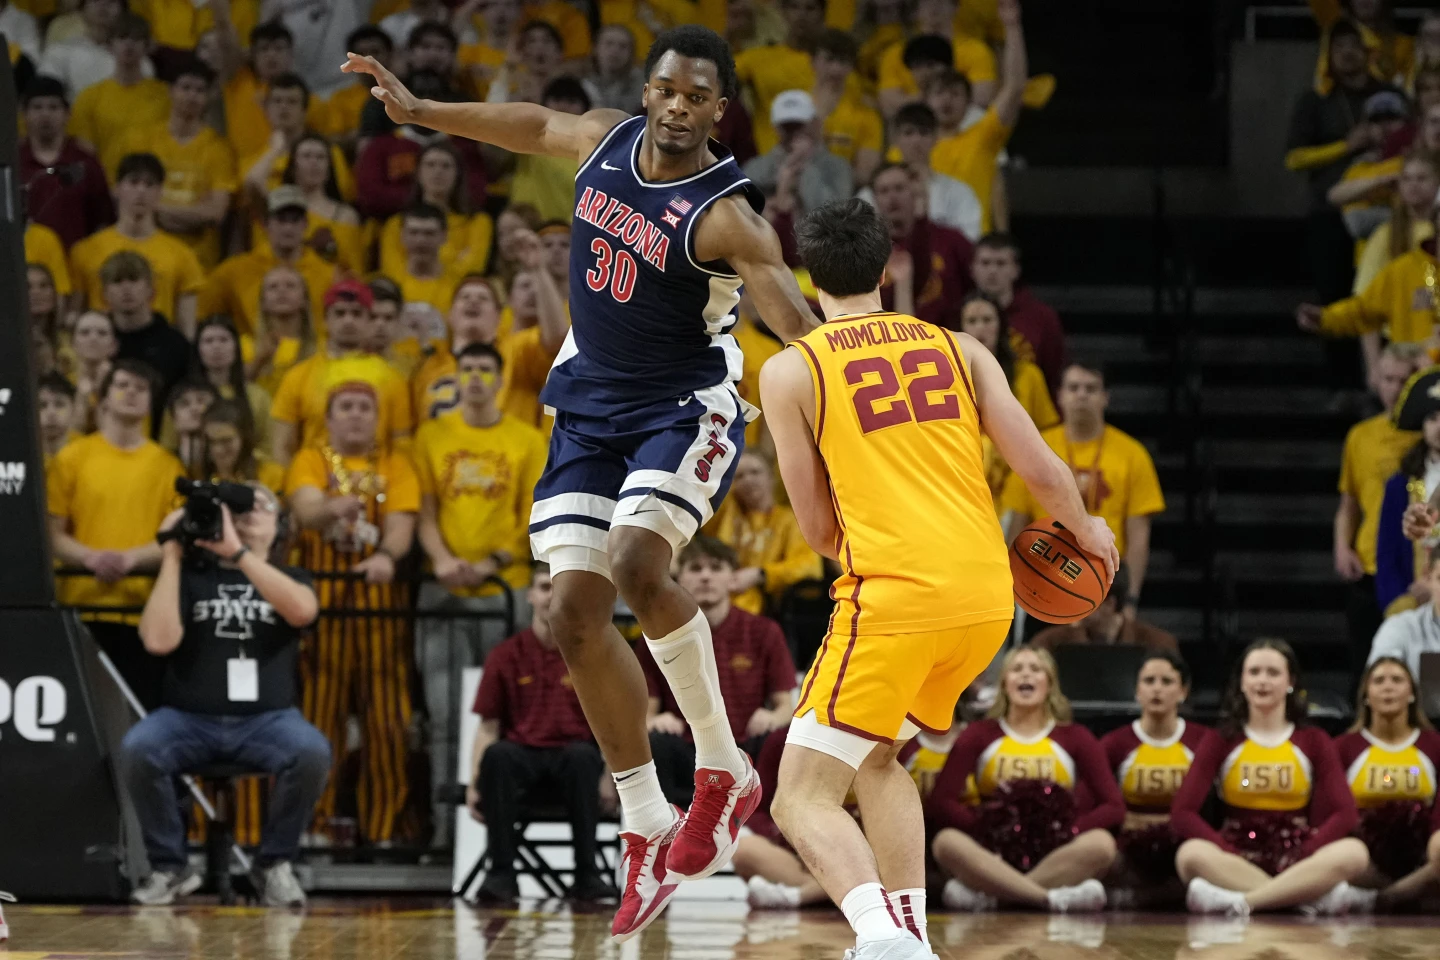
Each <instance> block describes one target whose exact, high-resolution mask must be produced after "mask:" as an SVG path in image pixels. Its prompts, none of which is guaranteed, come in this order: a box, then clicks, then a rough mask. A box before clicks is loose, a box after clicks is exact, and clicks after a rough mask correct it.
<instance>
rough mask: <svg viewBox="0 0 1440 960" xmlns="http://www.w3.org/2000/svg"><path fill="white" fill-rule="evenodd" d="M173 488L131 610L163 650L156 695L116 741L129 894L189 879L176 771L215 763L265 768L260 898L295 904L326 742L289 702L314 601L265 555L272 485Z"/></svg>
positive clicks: (301, 896) (171, 888)
mask: <svg viewBox="0 0 1440 960" xmlns="http://www.w3.org/2000/svg"><path fill="white" fill-rule="evenodd" d="M185 486H186V489H187V496H186V505H185V507H184V508H183V509H180V510H176V511H175V512H173V513H171V514H170V515H169V516H168V517H166V518H165V521H164V523H162V524H161V528H160V530H161V535H160V538H159V539H160V540H161V541H162V547H161V550H162V551H163V555H162V559H161V563H160V575H159V577H158V578H157V579H156V581H155V589H154V591H153V592H152V593H151V594H150V599H149V600H148V601H147V602H146V604H145V612H144V613H143V614H142V615H141V618H140V637H141V639H142V640H143V641H144V643H145V649H146V650H147V651H149V652H150V653H151V654H154V655H155V656H157V657H163V658H164V660H163V663H164V679H163V683H162V686H161V704H162V706H161V707H160V708H159V709H157V710H155V711H154V712H153V713H151V714H150V715H149V716H147V717H146V718H145V719H144V720H141V721H140V722H139V723H138V724H136V725H135V726H134V727H132V728H131V729H130V731H129V733H127V734H126V735H125V739H124V741H123V742H122V744H121V746H120V767H121V770H122V771H123V776H124V778H125V783H126V787H127V789H128V790H129V792H130V797H131V799H132V801H133V802H134V805H135V810H136V814H137V816H138V817H139V820H140V825H141V831H142V833H143V835H144V840H145V849H146V852H147V854H148V855H149V859H150V867H151V871H152V872H151V874H150V876H149V877H148V878H147V879H146V880H145V882H144V883H143V884H141V885H140V886H139V887H137V888H136V889H135V891H134V893H133V894H132V898H133V899H134V900H135V901H136V902H137V903H144V904H167V903H171V902H172V901H174V899H175V898H176V897H177V896H184V895H185V894H188V893H192V892H194V891H195V890H196V889H197V888H198V887H199V885H200V882H201V880H200V877H199V876H198V875H196V874H195V873H193V872H191V871H190V870H189V868H188V866H187V859H186V854H185V825H184V823H183V822H182V820H181V817H180V810H181V806H180V800H179V797H178V796H177V793H176V778H177V776H178V775H179V774H181V773H184V772H186V771H189V770H193V769H196V768H198V767H202V766H205V765H207V764H210V763H217V762H218V763H235V764H240V765H244V766H249V767H252V768H253V769H255V770H256V771H263V772H266V773H269V774H272V775H274V777H275V785H274V788H273V789H272V790H271V791H270V805H269V807H270V809H269V817H268V820H267V822H266V824H265V830H264V834H263V838H262V842H261V845H260V861H259V862H260V867H261V870H262V872H263V875H264V882H263V896H264V900H265V902H266V903H267V904H269V905H271V906H287V907H296V906H303V905H304V903H305V893H304V891H303V890H301V889H300V884H299V883H298V882H297V881H296V879H295V874H294V872H293V870H292V869H291V862H292V861H293V860H294V859H295V857H296V856H297V855H298V854H299V851H300V836H301V834H302V833H303V832H304V830H305V828H306V827H307V826H308V825H309V823H310V819H311V817H312V816H313V815H314V809H315V803H316V800H317V799H318V798H319V796H320V793H321V791H322V790H323V789H324V788H325V780H326V777H327V776H328V774H329V771H330V745H329V743H328V742H327V741H326V739H325V737H324V736H322V735H321V733H320V731H319V730H317V729H315V728H314V727H313V726H311V725H310V724H309V723H307V722H306V721H305V718H304V717H303V716H301V714H300V711H299V710H298V709H296V703H297V700H298V696H297V694H298V691H297V690H296V684H295V676H296V672H297V670H296V667H297V664H296V658H297V655H298V650H299V640H300V631H301V630H302V629H303V628H305V627H306V626H308V625H310V624H311V623H312V622H314V620H315V617H316V615H317V614H318V612H319V602H318V600H317V598H316V596H315V590H314V588H313V587H312V585H311V583H312V581H311V578H310V575H309V574H308V573H306V572H305V571H303V570H298V569H294V568H291V567H278V566H274V565H272V564H271V563H270V562H269V561H268V559H267V557H268V555H269V553H270V549H271V547H272V546H273V545H274V543H275V537H276V529H277V514H278V512H279V499H278V498H277V497H276V495H275V494H274V493H272V492H271V491H270V490H269V489H268V488H267V487H264V486H262V485H260V484H258V483H256V484H250V485H240V484H228V483H227V484H211V483H190V484H187V485H185ZM217 521H218V523H217Z"/></svg>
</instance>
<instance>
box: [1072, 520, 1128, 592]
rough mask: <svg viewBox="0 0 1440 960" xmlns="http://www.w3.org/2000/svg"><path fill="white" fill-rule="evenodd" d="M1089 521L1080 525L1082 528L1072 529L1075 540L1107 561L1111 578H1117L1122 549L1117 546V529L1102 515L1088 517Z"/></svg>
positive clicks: (1089, 551)
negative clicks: (1116, 573)
mask: <svg viewBox="0 0 1440 960" xmlns="http://www.w3.org/2000/svg"><path fill="white" fill-rule="evenodd" d="M1085 520H1086V521H1087V522H1085V523H1083V524H1081V525H1080V529H1078V530H1072V531H1070V532H1071V533H1073V534H1075V542H1076V543H1078V544H1080V546H1081V547H1083V548H1084V549H1085V550H1086V552H1088V553H1091V554H1094V555H1095V556H1097V557H1099V558H1100V559H1101V560H1103V561H1105V572H1106V574H1108V575H1109V578H1110V579H1111V580H1114V579H1115V571H1116V570H1117V569H1119V567H1120V551H1119V549H1118V548H1117V547H1116V546H1115V531H1113V530H1111V529H1110V525H1109V524H1108V523H1106V522H1105V521H1104V519H1102V518H1101V517H1086V518H1085Z"/></svg>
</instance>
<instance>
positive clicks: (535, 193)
mask: <svg viewBox="0 0 1440 960" xmlns="http://www.w3.org/2000/svg"><path fill="white" fill-rule="evenodd" d="M579 169H580V164H579V163H578V162H577V161H576V160H575V158H574V157H546V156H541V155H539V154H533V153H531V154H521V155H520V156H518V157H516V158H515V175H514V176H513V177H511V178H510V203H511V204H521V203H528V204H530V206H532V207H534V208H535V209H536V211H538V212H539V214H540V219H541V220H564V221H565V222H566V223H569V222H570V220H571V218H572V217H573V216H574V215H575V174H576V172H577V171H578V170H579Z"/></svg>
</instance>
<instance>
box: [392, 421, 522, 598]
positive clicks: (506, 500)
mask: <svg viewBox="0 0 1440 960" xmlns="http://www.w3.org/2000/svg"><path fill="white" fill-rule="evenodd" d="M545 456H546V443H545V438H544V437H543V436H542V435H541V434H540V431H538V430H536V429H535V428H534V427H531V426H528V425H526V424H523V423H521V422H520V421H518V420H516V419H515V418H514V417H508V416H504V415H502V416H501V418H500V421H499V422H498V423H496V424H494V425H493V426H489V427H472V426H470V425H468V424H467V423H466V422H465V418H464V414H463V413H462V411H460V410H452V411H450V412H449V413H446V414H442V415H441V416H439V417H437V418H436V419H434V420H430V421H428V422H426V423H423V424H421V425H420V429H419V430H418V431H417V432H416V434H415V445H414V448H413V450H412V452H411V457H412V459H413V460H414V461H415V472H416V474H417V475H418V476H419V478H420V492H421V494H423V495H429V496H433V497H435V500H436V514H437V519H438V522H439V525H440V535H441V537H443V538H444V540H445V546H446V547H448V548H449V549H450V552H451V553H453V554H455V556H457V557H459V558H460V559H461V560H465V561H468V562H470V563H478V562H479V561H481V560H484V559H485V558H486V557H488V556H490V554H492V553H494V552H495V551H496V550H504V551H506V552H507V553H509V554H510V555H511V556H512V557H514V562H513V563H511V564H510V566H508V567H506V568H505V569H504V570H503V571H501V574H500V575H501V577H502V578H503V579H504V580H505V582H507V583H509V584H510V586H511V587H514V588H515V589H517V590H518V589H521V588H523V587H525V585H526V584H528V583H529V581H530V564H529V559H530V506H531V504H532V503H533V502H534V494H535V484H536V483H538V482H539V480H540V473H541V471H542V470H544V469H545ZM458 592H459V593H460V594H461V595H462V596H483V595H486V594H493V593H496V592H497V588H496V587H493V586H491V587H488V588H485V587H479V588H472V589H468V590H461V591H458Z"/></svg>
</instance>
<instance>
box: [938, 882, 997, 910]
mask: <svg viewBox="0 0 1440 960" xmlns="http://www.w3.org/2000/svg"><path fill="white" fill-rule="evenodd" d="M940 902H941V903H943V904H945V906H947V907H949V908H950V909H951V910H961V911H964V912H965V913H985V912H987V911H990V910H994V909H995V908H996V907H998V906H999V905H1000V901H999V900H997V899H995V897H993V896H991V895H990V894H988V893H981V892H979V891H978V890H971V889H970V888H969V887H967V886H965V884H963V883H961V882H960V881H959V880H951V881H949V882H948V883H946V884H945V889H944V890H942V891H941V893H940Z"/></svg>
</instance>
